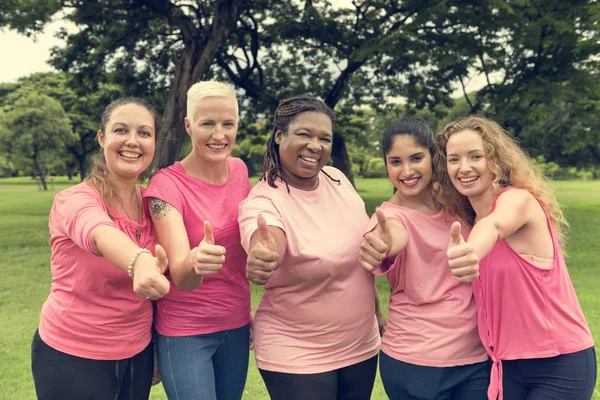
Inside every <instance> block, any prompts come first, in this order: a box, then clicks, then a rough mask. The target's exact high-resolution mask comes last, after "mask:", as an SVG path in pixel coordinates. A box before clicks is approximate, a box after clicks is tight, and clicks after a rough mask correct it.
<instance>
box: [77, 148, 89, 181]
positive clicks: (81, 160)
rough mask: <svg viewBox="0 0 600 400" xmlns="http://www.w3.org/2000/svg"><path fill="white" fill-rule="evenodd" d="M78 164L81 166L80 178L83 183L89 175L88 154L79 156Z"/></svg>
mask: <svg viewBox="0 0 600 400" xmlns="http://www.w3.org/2000/svg"><path fill="white" fill-rule="evenodd" d="M77 164H79V177H80V178H81V182H83V180H84V179H85V176H86V175H87V157H86V154H83V155H77Z"/></svg>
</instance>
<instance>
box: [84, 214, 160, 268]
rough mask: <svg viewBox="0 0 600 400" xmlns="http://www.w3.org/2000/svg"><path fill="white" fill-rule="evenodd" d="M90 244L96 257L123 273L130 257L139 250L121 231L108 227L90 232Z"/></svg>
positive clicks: (103, 226)
mask: <svg viewBox="0 0 600 400" xmlns="http://www.w3.org/2000/svg"><path fill="white" fill-rule="evenodd" d="M92 243H93V245H94V248H95V249H96V251H97V252H98V255H100V256H102V257H104V258H105V259H106V260H107V261H108V262H109V263H111V264H112V265H114V266H115V267H117V268H119V269H120V270H122V271H125V272H127V267H128V266H129V262H130V260H131V256H132V255H133V254H134V253H135V252H136V250H138V249H139V248H140V246H138V245H137V244H136V243H135V242H134V241H133V240H131V239H130V238H129V236H127V235H126V234H125V233H124V232H123V231H121V230H119V229H117V228H114V227H112V226H108V225H100V226H98V227H97V228H95V229H94V230H93V231H92ZM148 250H152V249H148Z"/></svg>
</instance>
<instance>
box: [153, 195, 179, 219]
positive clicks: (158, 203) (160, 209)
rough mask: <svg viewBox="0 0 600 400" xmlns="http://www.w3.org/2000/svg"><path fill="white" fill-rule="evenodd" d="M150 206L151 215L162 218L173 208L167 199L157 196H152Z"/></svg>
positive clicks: (154, 217)
mask: <svg viewBox="0 0 600 400" xmlns="http://www.w3.org/2000/svg"><path fill="white" fill-rule="evenodd" d="M148 206H149V208H150V215H151V216H152V219H161V218H162V217H164V216H165V215H167V214H168V213H169V211H171V210H172V209H173V207H171V205H170V204H169V203H167V202H166V201H163V200H160V199H157V198H156V197H150V200H148Z"/></svg>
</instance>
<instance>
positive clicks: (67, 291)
mask: <svg viewBox="0 0 600 400" xmlns="http://www.w3.org/2000/svg"><path fill="white" fill-rule="evenodd" d="M227 165H228V168H229V177H228V180H227V182H225V183H224V184H223V185H213V184H209V183H207V182H204V181H201V180H198V179H195V178H193V177H190V176H189V175H187V173H186V172H185V170H184V168H183V167H182V166H181V164H179V163H176V164H174V165H173V166H171V167H169V168H166V169H164V170H162V171H160V172H159V173H158V174H157V175H156V176H155V177H154V178H153V179H152V181H151V183H150V187H149V189H148V190H147V191H146V192H145V193H144V198H145V199H147V198H149V197H155V198H158V199H161V200H163V201H165V202H167V203H169V204H170V205H171V206H173V207H174V208H176V209H177V210H178V211H179V212H180V213H181V215H182V216H183V217H184V218H183V219H184V222H185V226H186V229H187V233H188V237H189V241H190V247H191V248H193V247H195V246H197V245H198V243H200V241H201V240H202V239H203V234H204V230H203V223H204V221H206V220H208V221H210V222H211V224H212V227H213V232H214V236H215V242H216V243H217V244H219V245H222V246H225V247H226V249H227V253H226V261H225V263H224V265H223V268H222V270H221V271H220V272H219V273H218V274H216V275H214V276H210V277H206V278H205V279H204V282H203V284H202V285H201V286H200V288H198V289H196V290H194V291H192V292H183V291H181V290H179V289H177V288H176V286H175V285H171V291H170V292H169V294H168V295H167V296H165V297H164V298H163V299H162V300H160V301H158V302H157V312H156V315H155V317H154V318H155V326H156V329H157V331H158V332H159V333H161V334H162V335H167V336H184V335H196V334H203V333H212V332H216V331H221V330H226V329H233V328H238V327H241V326H244V325H247V324H248V323H250V291H249V284H248V280H247V279H246V276H245V268H246V252H247V251H248V250H249V245H250V238H251V236H252V234H253V233H254V232H255V230H256V229H257V223H256V219H257V216H258V215H259V214H262V215H263V216H264V217H265V219H266V221H267V223H268V224H269V225H272V226H276V227H278V228H280V229H282V230H283V232H284V233H285V237H286V246H287V251H286V254H285V256H284V258H283V261H282V262H281V265H280V267H279V269H277V271H275V273H274V274H273V276H272V277H271V279H270V280H269V282H268V283H267V284H266V285H265V293H264V295H263V298H262V301H261V303H260V306H259V308H258V310H257V312H256V317H255V319H254V322H253V334H254V343H255V353H256V359H257V364H258V366H259V368H261V369H265V370H270V371H276V372H286V373H319V372H325V371H330V370H335V369H338V368H342V367H345V366H348V365H352V364H356V363H359V362H361V361H364V360H367V359H369V358H371V357H373V356H374V355H376V354H377V352H378V350H379V347H380V338H379V333H378V328H377V322H376V319H375V296H376V294H375V288H374V280H373V275H372V274H370V273H368V272H367V271H366V270H364V269H363V268H362V267H361V266H360V263H359V261H358V260H359V249H360V244H361V241H362V235H363V234H364V233H365V231H369V230H372V229H373V227H374V226H375V224H376V223H377V220H376V218H375V217H373V218H372V219H371V221H370V222H369V218H368V216H367V214H366V212H365V206H364V202H363V201H362V199H361V198H360V197H359V195H358V194H357V193H356V191H355V190H354V188H353V187H352V185H351V184H350V182H349V181H348V180H347V179H346V177H345V176H344V175H343V174H342V173H341V172H340V171H339V170H337V169H335V168H332V167H325V168H324V170H325V171H326V172H327V173H328V174H329V175H330V176H331V177H333V178H334V179H338V180H339V183H337V182H335V181H333V180H331V179H329V178H328V177H326V176H325V175H323V174H321V175H320V176H319V185H318V187H317V188H316V189H315V190H313V191H302V190H298V189H295V188H293V187H289V188H288V187H287V185H286V184H285V183H284V182H282V181H281V180H277V181H276V184H277V185H278V187H277V188H273V187H270V186H269V185H268V183H267V182H265V181H261V182H259V183H258V184H257V185H256V186H255V187H254V188H252V187H251V185H250V183H249V181H248V171H247V169H246V166H245V165H244V163H243V162H242V161H241V160H239V159H235V158H229V159H228V160H227ZM288 190H289V192H288ZM238 206H239V209H238ZM380 209H381V210H382V211H383V212H384V214H385V215H386V217H387V218H394V219H397V220H398V221H400V222H401V223H402V225H403V226H404V228H405V229H406V231H407V233H408V236H409V241H408V244H407V246H406V248H405V249H404V250H403V251H402V252H400V253H399V254H398V255H397V256H396V257H395V259H393V260H389V262H388V263H387V264H386V265H384V266H383V267H381V268H380V269H379V270H378V271H376V273H380V274H387V277H388V280H389V283H390V286H391V288H392V294H391V300H390V312H389V315H390V318H389V324H388V326H387V329H386V331H385V335H384V337H383V341H382V344H381V348H382V350H383V351H384V352H385V353H386V354H388V355H389V356H391V357H393V358H396V359H398V360H401V361H404V362H407V363H412V364H417V365H424V366H433V367H447V366H457V365H465V364H472V363H477V362H481V361H485V360H486V359H487V355H486V351H487V354H489V356H490V357H491V358H492V360H493V361H494V367H493V372H492V379H491V385H490V389H489V397H490V399H495V398H496V396H498V395H500V397H501V396H502V390H501V379H502V377H501V362H500V361H501V360H513V359H521V358H543V357H552V356H556V355H560V354H566V353H572V352H576V351H579V350H584V349H587V348H589V347H592V346H593V344H594V342H593V339H592V336H591V334H590V331H589V328H588V327H587V324H586V322H585V319H584V316H583V313H582V312H581V309H580V307H579V304H578V302H577V298H576V295H575V291H574V289H573V286H572V284H571V281H570V278H569V275H568V271H567V268H566V265H565V261H564V257H563V254H562V252H561V248H560V245H559V244H558V241H557V238H556V234H555V232H554V230H553V228H552V225H551V223H550V220H549V219H548V229H549V230H550V233H551V235H552V240H553V244H554V253H555V257H554V265H553V266H552V268H551V269H549V270H544V269H540V268H537V267H536V266H534V265H532V264H530V263H529V262H527V261H526V260H524V259H523V258H522V257H521V256H520V255H518V254H517V253H515V252H514V251H513V250H512V249H511V248H510V247H509V246H508V244H507V243H506V242H505V241H504V240H501V241H499V242H498V243H497V244H496V245H495V246H494V248H493V249H492V251H491V252H490V254H489V255H488V256H487V257H485V258H484V259H483V260H481V263H480V277H479V278H478V279H477V280H475V281H474V283H473V285H472V288H473V289H471V286H470V285H465V284H460V283H458V281H457V280H456V279H455V278H454V277H453V276H452V274H451V272H450V270H449V268H448V267H447V258H446V252H445V249H446V246H447V243H448V241H449V232H450V226H451V224H452V222H453V221H454V220H455V219H456V218H450V217H449V216H447V215H446V214H444V213H442V212H440V213H438V214H436V215H432V216H430V215H425V214H423V213H420V212H418V211H415V210H412V209H408V208H404V207H400V206H397V205H394V204H391V203H388V202H386V203H383V204H382V206H381V208H380ZM238 210H239V211H238ZM100 225H109V226H113V227H116V228H118V229H120V230H122V231H123V232H125V233H126V234H127V235H128V236H129V238H130V239H131V240H133V241H134V242H135V241H136V237H135V231H136V230H140V231H141V238H140V241H139V246H140V247H144V248H148V249H151V250H153V249H154V245H155V243H156V234H155V231H154V229H153V225H152V223H151V221H150V218H149V216H148V215H147V214H146V213H144V216H143V222H142V224H136V223H134V222H132V221H130V220H128V219H126V218H123V217H122V216H118V215H117V217H115V218H114V219H111V218H110V217H109V216H108V210H107V209H106V207H105V206H104V202H103V200H102V197H101V196H100V194H99V193H98V192H97V191H96V190H95V189H94V188H92V187H90V186H88V185H87V184H79V185H76V186H73V187H72V188H69V189H66V190H64V191H62V192H60V193H59V194H57V195H56V197H55V200H54V204H53V207H52V210H51V212H50V220H49V228H50V246H51V249H52V259H51V269H52V286H51V291H50V295H49V297H48V299H47V301H46V302H45V303H44V306H43V308H42V314H41V321H40V328H39V333H40V336H41V338H42V340H43V341H44V342H46V343H47V344H48V345H50V346H51V347H53V348H54V349H56V350H59V351H62V352H64V353H68V354H71V355H75V356H78V357H83V358H89V359H97V360H118V359H124V358H128V357H132V356H133V355H135V354H137V353H139V352H140V351H142V350H143V349H144V348H145V347H146V346H147V345H148V343H149V341H150V336H151V325H152V320H153V315H152V306H151V303H150V301H148V300H145V299H142V298H140V297H139V296H138V295H136V294H135V293H134V291H133V289H132V282H131V279H130V278H129V277H128V276H127V273H125V272H123V271H120V270H118V269H117V268H115V267H113V266H112V265H110V264H109V263H108V261H106V260H105V259H104V258H103V257H100V256H98V255H96V254H95V252H94V248H93V245H92V243H91V232H92V231H93V230H94V229H95V228H96V227H98V226H100ZM462 225H463V226H466V224H464V223H463V224H462ZM466 234H467V232H466V231H463V235H464V236H466ZM473 293H474V296H473ZM478 330H479V337H478V334H477V331H478ZM480 339H481V340H480ZM482 342H483V345H482V344H481V343H482Z"/></svg>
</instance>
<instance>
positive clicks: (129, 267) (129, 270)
mask: <svg viewBox="0 0 600 400" xmlns="http://www.w3.org/2000/svg"><path fill="white" fill-rule="evenodd" d="M142 253H147V254H150V255H152V253H150V250H148V249H137V250H136V251H135V253H133V255H132V256H131V258H130V259H129V264H127V275H129V277H130V278H131V279H133V265H134V264H135V262H136V260H137V258H138V257H139V256H140V254H142Z"/></svg>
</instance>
